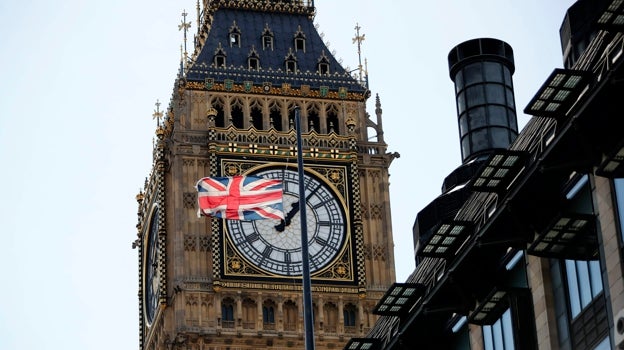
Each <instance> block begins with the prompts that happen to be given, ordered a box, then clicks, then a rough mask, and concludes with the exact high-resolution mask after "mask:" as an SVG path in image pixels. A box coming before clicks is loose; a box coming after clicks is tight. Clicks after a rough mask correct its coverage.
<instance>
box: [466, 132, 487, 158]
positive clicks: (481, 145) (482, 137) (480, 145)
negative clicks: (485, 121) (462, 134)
mask: <svg viewBox="0 0 624 350" xmlns="http://www.w3.org/2000/svg"><path fill="white" fill-rule="evenodd" d="M471 141H472V142H471V144H472V150H471V153H475V152H477V151H482V150H485V149H488V148H490V143H489V142H488V134H487V130H486V129H481V130H477V131H475V132H473V133H472V135H471Z"/></svg>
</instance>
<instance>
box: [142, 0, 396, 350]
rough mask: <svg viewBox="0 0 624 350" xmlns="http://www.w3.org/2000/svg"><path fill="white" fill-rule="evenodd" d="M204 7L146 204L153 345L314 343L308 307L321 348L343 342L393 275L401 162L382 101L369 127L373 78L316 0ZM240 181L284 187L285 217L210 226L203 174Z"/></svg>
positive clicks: (212, 348)
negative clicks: (343, 58) (325, 25)
mask: <svg viewBox="0 0 624 350" xmlns="http://www.w3.org/2000/svg"><path fill="white" fill-rule="evenodd" d="M201 5H202V6H199V5H198V9H197V18H198V26H197V30H196V31H192V32H191V31H190V29H189V27H190V26H189V24H190V23H189V22H187V18H186V16H184V17H183V21H182V24H180V29H181V30H183V31H184V35H185V37H188V40H189V46H191V48H189V51H190V52H189V53H188V54H187V53H186V52H185V53H184V57H183V59H182V62H181V65H180V67H179V70H180V72H179V75H178V77H177V79H176V80H175V81H174V82H173V91H172V96H171V100H170V101H169V104H168V105H167V106H166V108H164V109H163V110H161V109H160V107H159V106H157V109H156V112H155V113H154V116H155V117H156V119H157V121H158V127H157V129H156V140H155V143H154V147H153V167H152V170H151V172H150V174H149V175H148V177H147V179H146V181H145V184H144V187H143V189H142V190H141V192H140V193H139V194H138V195H137V201H138V204H139V208H138V224H137V229H138V232H137V234H138V237H137V240H136V242H135V247H136V248H138V256H139V259H138V275H139V285H138V289H139V298H138V299H139V312H138V323H139V338H140V348H141V349H144V350H165V349H166V350H175V349H185V350H191V349H192V350H200V349H201V350H235V349H237V350H243V349H259V348H261V349H264V348H273V349H303V348H304V344H305V343H307V340H308V337H307V336H304V335H307V333H308V330H307V329H306V330H304V323H305V322H304V321H305V320H304V315H305V314H310V315H313V316H314V319H313V320H312V321H313V328H314V329H313V332H312V333H311V334H313V335H314V344H315V347H316V348H317V349H341V348H342V347H343V346H344V345H345V343H346V342H347V341H348V340H349V339H350V338H352V337H357V336H359V337H363V336H364V335H365V334H366V333H367V332H368V330H369V329H370V328H371V327H372V325H373V324H374V323H375V321H376V320H377V318H378V316H377V315H375V314H373V313H372V310H373V308H374V307H375V305H376V304H377V302H378V300H379V299H380V298H381V297H382V296H383V295H384V293H385V291H386V290H387V289H388V288H389V287H390V286H391V285H392V284H393V283H394V282H395V270H394V266H395V263H394V255H393V249H394V242H393V238H392V226H391V215H390V204H389V203H390V200H389V181H388V177H389V173H388V171H389V170H388V169H389V167H390V164H391V163H392V161H393V159H394V158H395V157H396V156H397V154H395V153H391V152H388V150H387V147H388V146H387V144H386V143H385V141H384V139H383V128H382V111H381V102H380V99H379V98H378V97H377V98H376V101H375V102H376V109H375V111H374V113H372V115H373V117H372V118H371V115H370V114H369V113H367V111H366V102H367V101H368V99H369V98H370V97H371V92H370V89H369V86H368V82H367V78H366V72H365V69H364V67H362V66H360V67H359V68H358V71H357V72H356V74H352V73H353V72H349V71H347V70H346V69H345V68H344V67H342V66H341V64H340V63H339V62H338V61H337V60H336V58H334V57H333V55H332V54H331V52H330V50H329V49H328V48H327V46H326V45H325V43H324V42H323V40H322V38H321V36H320V35H319V33H318V32H317V29H316V28H315V26H314V23H313V20H314V16H315V14H316V9H315V7H314V1H312V0H305V1H300V0H297V1H291V0H203V1H202V4H201ZM189 18H190V17H189ZM193 28H196V27H195V26H193ZM361 40H363V36H361V35H360V33H359V32H358V31H356V33H355V38H354V41H356V42H358V43H361ZM185 45H186V42H185ZM184 51H186V49H185V50H184ZM172 69H176V67H172ZM297 116H298V117H299V118H298V119H297V118H296V117H297ZM297 120H300V121H301V128H300V132H301V133H302V137H301V139H300V141H301V144H302V147H300V148H301V149H298V146H297V141H298V138H297V133H296V131H295V125H296V124H297ZM369 133H370V134H369ZM299 151H301V153H302V154H303V163H304V166H303V173H304V174H303V178H304V180H303V181H304V182H303V183H304V186H305V197H306V198H305V200H306V203H307V205H306V212H307V215H306V216H305V218H307V220H306V223H307V225H306V227H307V229H308V238H309V246H308V252H309V256H310V259H309V270H310V279H311V282H312V283H311V284H312V286H311V289H312V293H311V294H312V297H311V305H310V306H311V308H307V307H306V306H305V305H304V304H305V299H306V298H304V294H303V293H302V288H303V287H302V276H303V275H304V273H303V269H304V267H303V265H304V264H303V252H302V246H301V236H300V233H301V227H302V222H301V221H300V215H299V213H300V208H299V206H298V204H299V193H300V192H299V190H298V184H299V170H301V169H300V167H298V157H297V153H298V152H299ZM238 175H245V176H255V177H263V178H274V179H280V180H282V181H283V185H284V195H283V198H284V208H285V211H286V216H285V218H284V220H281V221H280V220H269V219H267V220H257V221H241V220H222V219H217V218H213V217H201V218H198V217H197V212H198V198H197V197H198V194H197V189H196V183H197V182H198V180H200V179H201V178H203V177H230V178H233V177H235V176H238ZM310 309H312V310H310ZM304 331H305V332H304Z"/></svg>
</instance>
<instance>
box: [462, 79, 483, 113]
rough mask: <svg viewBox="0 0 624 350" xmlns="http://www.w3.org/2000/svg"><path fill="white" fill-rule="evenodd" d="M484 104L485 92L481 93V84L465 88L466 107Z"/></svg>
mask: <svg viewBox="0 0 624 350" xmlns="http://www.w3.org/2000/svg"><path fill="white" fill-rule="evenodd" d="M482 104H485V94H484V93H483V85H481V84H480V85H475V86H471V87H469V88H467V89H466V107H467V108H470V107H474V106H477V105H482Z"/></svg>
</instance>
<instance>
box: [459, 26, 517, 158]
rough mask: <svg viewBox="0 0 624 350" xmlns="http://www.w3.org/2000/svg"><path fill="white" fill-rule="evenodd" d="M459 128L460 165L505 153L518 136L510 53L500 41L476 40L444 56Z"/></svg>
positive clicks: (508, 48)
mask: <svg viewBox="0 0 624 350" xmlns="http://www.w3.org/2000/svg"><path fill="white" fill-rule="evenodd" d="M448 63H449V71H450V76H451V80H453V82H454V83H455V99H456V105H457V117H458V124H459V138H460V144H461V154H462V161H463V162H464V163H466V162H469V161H471V160H473V159H475V158H478V157H481V156H485V155H488V154H489V153H490V152H491V151H493V150H494V149H499V148H502V149H506V148H508V147H509V145H510V144H511V143H512V142H513V141H514V140H515V139H516V137H517V136H518V121H517V118H516V105H515V98H514V91H513V81H512V78H511V76H512V74H513V73H514V69H515V66H514V59H513V50H512V48H511V46H509V45H508V44H507V43H505V42H504V41H501V40H498V39H490V38H480V39H472V40H468V41H465V42H463V43H461V44H459V45H457V46H455V47H454V48H453V49H452V50H451V51H450V53H449V55H448Z"/></svg>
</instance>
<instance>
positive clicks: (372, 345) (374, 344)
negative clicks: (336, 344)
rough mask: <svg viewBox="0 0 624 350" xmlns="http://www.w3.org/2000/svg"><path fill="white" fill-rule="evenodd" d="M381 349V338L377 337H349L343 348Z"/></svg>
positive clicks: (358, 349)
mask: <svg viewBox="0 0 624 350" xmlns="http://www.w3.org/2000/svg"><path fill="white" fill-rule="evenodd" d="M378 349H381V340H380V339H377V338H351V340H349V342H348V343H347V345H345V347H344V350H378Z"/></svg>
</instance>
